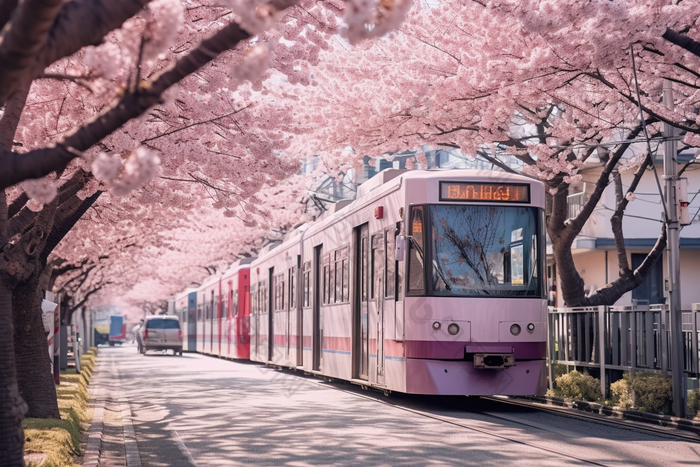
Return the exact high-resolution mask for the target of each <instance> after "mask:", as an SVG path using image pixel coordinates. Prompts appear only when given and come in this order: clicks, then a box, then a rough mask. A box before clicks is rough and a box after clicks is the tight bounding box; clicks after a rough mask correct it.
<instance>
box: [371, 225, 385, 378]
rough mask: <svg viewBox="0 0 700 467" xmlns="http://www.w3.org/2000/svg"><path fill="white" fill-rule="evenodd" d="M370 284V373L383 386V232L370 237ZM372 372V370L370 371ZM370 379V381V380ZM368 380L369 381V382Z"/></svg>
mask: <svg viewBox="0 0 700 467" xmlns="http://www.w3.org/2000/svg"><path fill="white" fill-rule="evenodd" d="M371 247H372V249H371V258H372V261H371V267H370V272H371V277H372V279H371V282H370V300H369V313H370V329H369V331H370V339H372V340H374V339H376V344H375V345H374V346H373V347H374V348H372V349H370V350H371V351H373V353H372V354H371V355H372V356H375V355H376V360H375V361H376V364H375V365H373V366H374V367H375V368H374V370H375V371H376V372H375V371H372V374H373V375H376V379H375V378H372V379H374V381H375V382H376V383H377V384H380V385H383V384H384V281H385V278H384V264H385V263H384V262H385V258H384V232H380V233H378V234H375V235H372V244H371ZM370 370H372V369H370ZM372 379H371V380H372ZM371 380H370V381H371Z"/></svg>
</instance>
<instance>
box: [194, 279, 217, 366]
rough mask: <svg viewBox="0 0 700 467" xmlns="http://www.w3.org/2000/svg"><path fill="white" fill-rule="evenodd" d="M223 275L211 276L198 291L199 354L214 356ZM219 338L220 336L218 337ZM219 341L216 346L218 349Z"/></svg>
mask: <svg viewBox="0 0 700 467" xmlns="http://www.w3.org/2000/svg"><path fill="white" fill-rule="evenodd" d="M220 296H221V274H216V275H213V276H209V277H207V278H206V279H205V281H204V282H203V283H202V285H201V286H200V287H199V289H197V352H199V353H205V354H209V355H212V354H213V349H214V339H215V335H214V329H215V328H216V327H217V324H216V321H217V317H218V316H219V297H220ZM216 337H217V338H218V334H217V336H216ZM218 345H219V344H218V341H217V342H216V346H217V347H218Z"/></svg>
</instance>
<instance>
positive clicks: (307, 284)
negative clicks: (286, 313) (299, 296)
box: [303, 261, 311, 308]
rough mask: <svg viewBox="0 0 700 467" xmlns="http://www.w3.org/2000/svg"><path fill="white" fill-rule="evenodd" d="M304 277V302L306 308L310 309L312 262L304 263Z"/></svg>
mask: <svg viewBox="0 0 700 467" xmlns="http://www.w3.org/2000/svg"><path fill="white" fill-rule="evenodd" d="M303 277H304V279H303V280H304V294H303V295H304V297H303V302H304V307H305V308H306V307H309V306H311V261H307V262H305V263H304V272H303Z"/></svg>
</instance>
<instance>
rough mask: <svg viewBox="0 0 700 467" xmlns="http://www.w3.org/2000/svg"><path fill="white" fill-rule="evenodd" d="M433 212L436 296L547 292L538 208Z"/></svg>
mask: <svg viewBox="0 0 700 467" xmlns="http://www.w3.org/2000/svg"><path fill="white" fill-rule="evenodd" d="M429 212H430V234H431V239H430V241H431V260H430V261H429V264H428V267H430V269H432V273H429V274H428V277H429V278H432V282H431V285H432V287H431V288H432V292H433V293H434V294H436V295H453V296H500V297H504V296H509V297H510V296H513V297H516V296H517V297H540V296H541V295H542V293H543V292H542V282H541V281H542V274H541V272H540V267H541V266H540V263H541V261H542V259H541V255H542V252H538V240H537V239H538V232H539V226H538V210H537V209H536V208H532V207H513V206H459V205H432V206H430V208H429Z"/></svg>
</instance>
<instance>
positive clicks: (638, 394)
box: [630, 373, 673, 415]
mask: <svg viewBox="0 0 700 467" xmlns="http://www.w3.org/2000/svg"><path fill="white" fill-rule="evenodd" d="M630 385H631V387H632V391H633V392H634V400H635V405H636V406H637V407H638V408H639V410H642V411H644V412H649V413H655V414H662V415H669V414H670V413H671V412H672V404H673V386H672V384H671V378H670V377H668V376H664V375H655V374H645V373H640V374H637V375H635V376H634V377H633V378H631V379H630Z"/></svg>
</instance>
